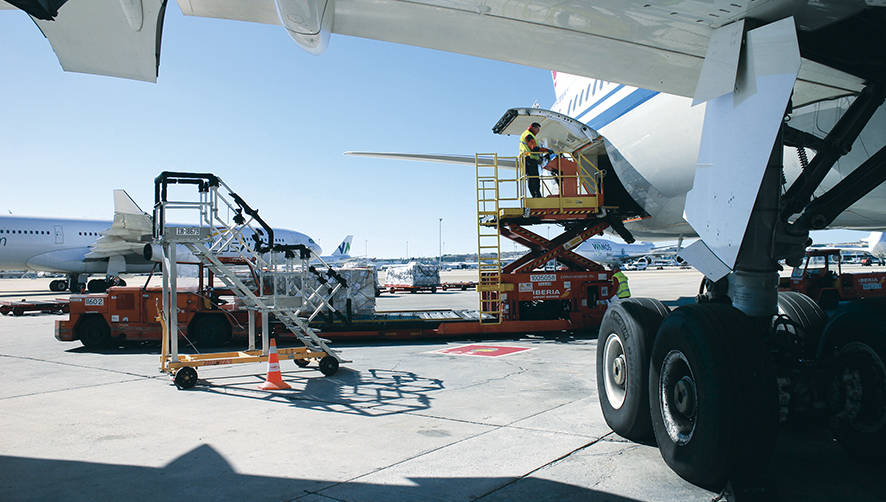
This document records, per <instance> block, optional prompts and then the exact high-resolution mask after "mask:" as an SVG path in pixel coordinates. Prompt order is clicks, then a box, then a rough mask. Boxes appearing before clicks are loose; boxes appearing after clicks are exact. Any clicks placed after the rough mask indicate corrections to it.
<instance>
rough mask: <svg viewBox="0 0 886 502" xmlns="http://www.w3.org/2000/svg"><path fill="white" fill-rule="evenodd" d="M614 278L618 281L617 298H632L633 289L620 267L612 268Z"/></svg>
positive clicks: (614, 266)
mask: <svg viewBox="0 0 886 502" xmlns="http://www.w3.org/2000/svg"><path fill="white" fill-rule="evenodd" d="M612 278H613V279H614V280H615V281H616V289H615V296H617V297H618V298H630V297H631V288H629V287H628V277H627V276H626V275H624V272H622V271H621V267H619V266H618V265H613V266H612Z"/></svg>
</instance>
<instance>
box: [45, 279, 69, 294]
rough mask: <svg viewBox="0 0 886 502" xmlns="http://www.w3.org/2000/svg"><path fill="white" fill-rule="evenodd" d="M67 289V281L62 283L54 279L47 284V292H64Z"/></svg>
mask: <svg viewBox="0 0 886 502" xmlns="http://www.w3.org/2000/svg"><path fill="white" fill-rule="evenodd" d="M67 288H68V283H67V281H63V280H61V279H55V280H53V281H50V283H49V290H50V291H56V292H58V291H64V290H66V289H67Z"/></svg>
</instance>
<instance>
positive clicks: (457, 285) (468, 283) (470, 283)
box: [440, 281, 477, 291]
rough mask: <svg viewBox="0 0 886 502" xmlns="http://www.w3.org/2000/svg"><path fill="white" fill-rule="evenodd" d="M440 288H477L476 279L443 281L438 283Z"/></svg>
mask: <svg viewBox="0 0 886 502" xmlns="http://www.w3.org/2000/svg"><path fill="white" fill-rule="evenodd" d="M440 289H442V290H443V291H446V290H447V289H460V290H462V291H467V290H469V289H477V281H460V282H444V283H442V284H440Z"/></svg>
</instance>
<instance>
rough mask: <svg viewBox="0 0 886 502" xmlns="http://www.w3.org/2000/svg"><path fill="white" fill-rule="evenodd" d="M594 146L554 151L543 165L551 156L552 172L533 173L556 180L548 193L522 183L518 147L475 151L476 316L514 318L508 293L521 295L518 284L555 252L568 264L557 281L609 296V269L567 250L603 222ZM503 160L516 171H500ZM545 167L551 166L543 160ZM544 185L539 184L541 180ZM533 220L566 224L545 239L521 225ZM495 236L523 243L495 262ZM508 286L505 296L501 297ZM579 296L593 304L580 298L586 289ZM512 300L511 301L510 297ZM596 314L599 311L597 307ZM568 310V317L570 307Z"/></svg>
mask: <svg viewBox="0 0 886 502" xmlns="http://www.w3.org/2000/svg"><path fill="white" fill-rule="evenodd" d="M599 146H600V145H599V144H598V143H596V142H590V143H588V144H586V145H584V146H583V147H582V148H580V149H579V150H578V151H577V152H576V153H575V154H568V153H567V154H558V155H556V156H554V157H553V159H552V160H551V161H550V162H549V165H550V164H551V163H553V164H554V166H551V167H552V168H553V170H554V171H556V175H555V176H539V177H538V178H539V180H540V181H556V183H557V187H559V193H556V194H554V193H551V191H550V190H549V189H547V188H546V191H547V192H549V195H548V196H546V197H541V198H530V197H528V196H527V190H526V185H527V182H528V180H529V178H530V177H529V176H526V169H525V161H526V155H525V154H524V155H521V156H519V157H502V156H499V155H498V154H494V153H478V154H476V155H475V157H474V158H475V167H476V176H477V261H478V269H479V270H478V275H479V278H478V284H477V291H478V293H479V295H480V314H481V318H480V323H481V324H501V323H502V322H503V321H505V320H513V319H516V318H517V317H518V316H519V315H520V314H519V312H518V310H519V300H514V297H518V298H521V297H523V296H525V295H523V293H525V291H521V288H525V287H526V284H532V282H533V281H532V276H531V274H530V273H531V272H532V271H533V270H535V269H537V268H539V267H542V266H544V264H545V263H547V262H548V261H550V260H552V259H555V258H556V259H558V260H559V261H560V262H561V263H563V264H564V265H566V267H567V268H568V270H566V271H563V273H562V275H563V276H564V277H565V276H566V275H567V273H568V275H569V277H568V278H567V279H566V280H565V283H564V284H569V285H570V286H569V287H571V284H572V283H573V282H575V283H576V285H578V284H583V285H587V286H593V287H597V288H599V289H598V291H600V292H601V294H600V296H604V297H606V298H608V297H609V296H611V295H610V292H609V290H608V287H607V284H609V282H610V281H611V278H610V277H609V274H608V272H606V271H605V270H604V268H603V267H602V266H601V265H599V264H597V263H595V262H593V261H591V260H588V259H586V258H584V257H582V256H580V255H578V254H577V253H574V252H572V250H573V249H575V248H576V247H577V246H578V245H579V244H581V243H582V242H584V241H585V240H587V239H588V238H590V237H591V236H593V235H596V234H600V233H602V232H603V230H604V229H606V228H607V227H608V226H610V222H609V221H608V218H606V211H605V209H604V208H603V183H602V180H603V172H602V171H600V170H599V169H597V167H596V165H594V163H593V162H591V161H590V160H589V159H588V157H587V156H586V154H587V153H589V152H592V151H595V149H596V148H597V147H599ZM502 166H516V173H515V175H514V176H513V177H502V176H501V171H500V170H501V169H502V168H503V167H502ZM546 168H547V169H548V170H551V168H550V167H548V166H546ZM543 186H546V185H544V183H543ZM539 223H559V224H563V225H564V226H565V227H566V230H565V231H564V232H563V233H562V234H560V235H559V236H557V237H555V238H554V239H550V240H549V239H545V238H543V237H541V236H540V235H538V234H536V233H534V232H532V231H530V230H528V229H527V228H525V227H526V226H529V225H533V224H539ZM501 237H506V238H508V239H510V240H512V241H514V242H516V243H518V244H520V245H523V246H525V247H528V248H529V249H530V251H529V252H528V253H527V254H526V255H524V256H522V257H520V258H518V259H517V260H515V261H513V262H511V263H510V264H508V265H507V266H506V267H502V263H501ZM550 275H553V276H554V277H556V279H555V280H554V281H551V283H552V284H553V283H554V282H557V281H560V280H561V277H560V275H558V273H555V274H550ZM509 292H510V293H509ZM602 292H605V294H602ZM508 294H510V295H511V297H512V298H510V299H508V296H507V295H508ZM577 294H588V293H587V292H585V293H577ZM598 299H599V298H598ZM583 300H584V302H585V304H584V308H585V309H593V307H592V306H590V305H588V304H587V301H588V298H587V297H583ZM515 301H516V302H517V303H515V305H514V306H510V305H509V303H513V302H515ZM515 307H516V308H515ZM505 309H507V312H505ZM596 314H597V313H596V312H595V314H594V315H596ZM599 314H600V315H601V316H602V312H600V313H599ZM569 317H570V318H573V316H572V315H571V314H570V315H569ZM506 318H507V319H506Z"/></svg>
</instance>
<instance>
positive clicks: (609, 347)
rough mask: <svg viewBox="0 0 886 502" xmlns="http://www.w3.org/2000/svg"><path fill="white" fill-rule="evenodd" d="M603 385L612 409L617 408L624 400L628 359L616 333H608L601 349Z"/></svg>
mask: <svg viewBox="0 0 886 502" xmlns="http://www.w3.org/2000/svg"><path fill="white" fill-rule="evenodd" d="M603 364H605V366H604V368H603V370H604V371H603V380H604V382H603V387H604V388H605V389H606V399H607V400H608V402H609V405H610V406H612V408H613V409H615V410H617V409H619V408H621V407H622V405H623V404H624V402H625V395H626V393H627V383H628V361H627V359H626V358H625V349H624V345H622V343H621V338H620V337H619V336H618V335H617V334H616V333H610V334H609V336H608V337H607V338H606V345H604V349H603Z"/></svg>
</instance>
